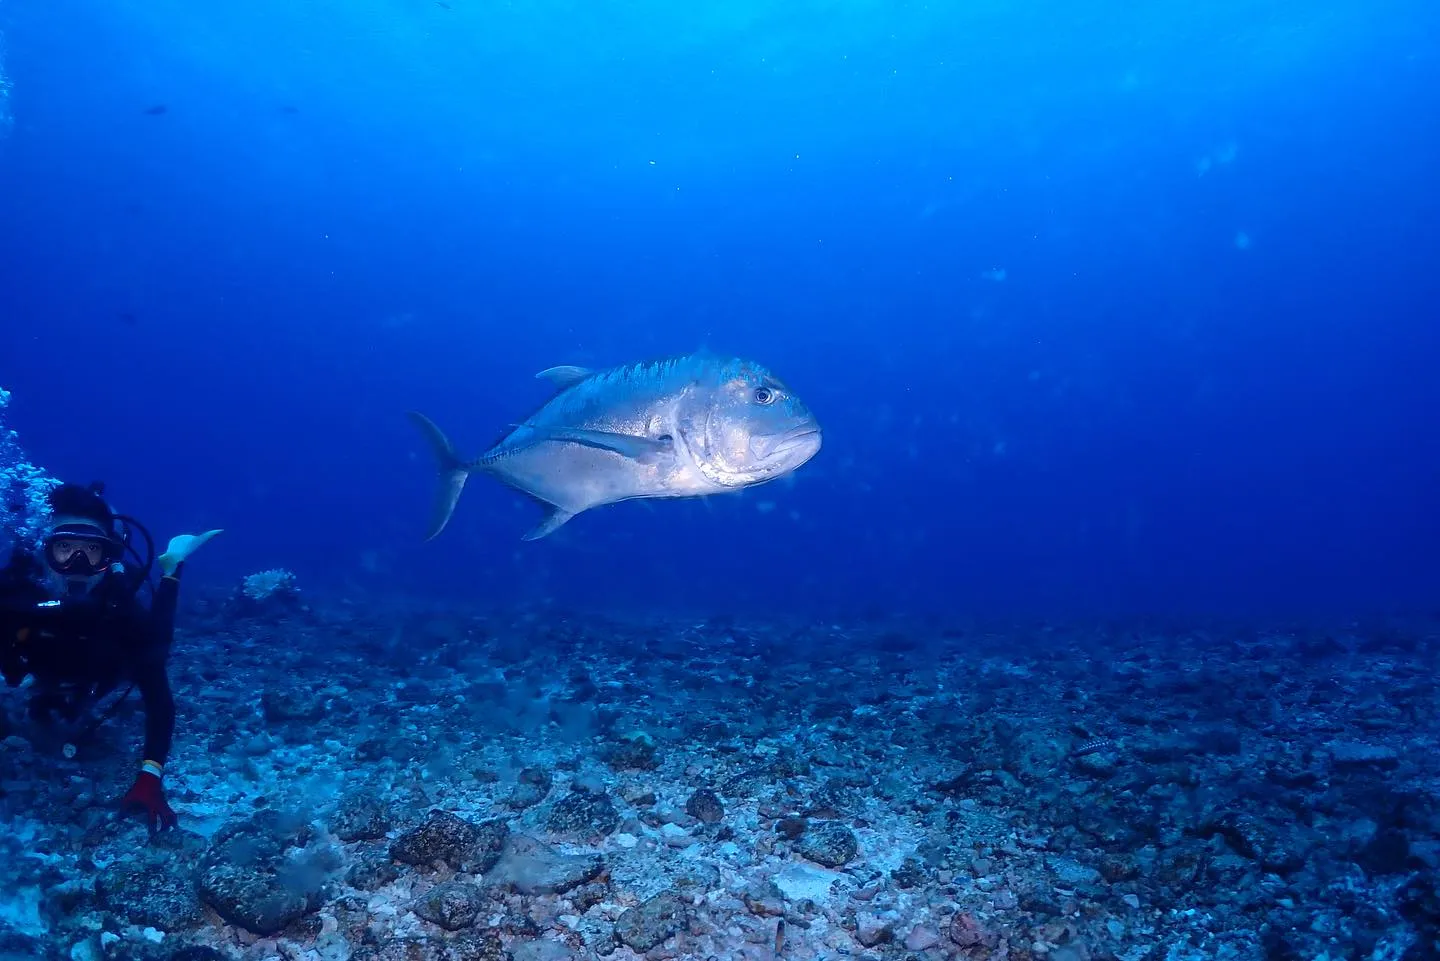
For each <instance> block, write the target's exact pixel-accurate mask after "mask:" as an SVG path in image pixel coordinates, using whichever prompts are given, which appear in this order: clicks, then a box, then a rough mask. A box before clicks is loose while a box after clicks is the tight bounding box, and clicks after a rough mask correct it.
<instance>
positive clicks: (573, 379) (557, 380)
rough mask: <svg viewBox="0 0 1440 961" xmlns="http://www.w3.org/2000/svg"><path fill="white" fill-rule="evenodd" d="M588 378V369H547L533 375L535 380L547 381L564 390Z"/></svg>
mask: <svg viewBox="0 0 1440 961" xmlns="http://www.w3.org/2000/svg"><path fill="white" fill-rule="evenodd" d="M589 376H590V369H589V368H587V367H547V368H545V369H544V370H542V371H540V373H538V374H536V375H535V378H536V380H548V381H549V382H550V383H552V384H554V385H555V386H556V387H559V388H560V389H561V390H564V389H565V388H566V387H572V386H574V385H575V384H578V383H580V382H581V381H582V380H584V379H585V378H586V377H589Z"/></svg>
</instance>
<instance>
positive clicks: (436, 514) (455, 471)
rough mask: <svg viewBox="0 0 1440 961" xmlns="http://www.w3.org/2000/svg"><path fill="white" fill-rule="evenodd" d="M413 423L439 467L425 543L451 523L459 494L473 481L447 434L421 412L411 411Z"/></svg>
mask: <svg viewBox="0 0 1440 961" xmlns="http://www.w3.org/2000/svg"><path fill="white" fill-rule="evenodd" d="M408 413H409V417H410V421H411V423H413V424H414V425H415V426H416V427H418V428H419V429H420V433H421V434H423V435H424V436H425V439H426V440H427V441H429V442H430V447H431V449H432V450H434V452H435V460H436V461H437V462H438V464H439V470H440V486H439V488H438V489H437V491H436V493H435V506H434V507H433V508H432V509H431V513H430V526H429V527H428V528H427V530H426V534H425V539H426V540H427V541H429V540H434V539H435V538H436V537H437V536H439V534H440V532H441V531H443V530H444V529H445V525H446V524H448V523H450V515H452V514H454V513H455V504H456V503H457V502H458V501H459V500H460V494H461V492H462V491H464V490H465V482H466V481H467V480H469V479H470V468H469V467H467V466H466V465H465V462H464V461H462V460H461V459H460V455H459V454H456V453H455V448H454V446H453V445H452V444H451V443H450V438H448V437H446V436H445V432H444V431H442V430H441V429H440V428H439V427H437V426H436V425H435V422H434V421H433V420H431V419H430V418H428V417H426V416H425V415H424V414H422V413H420V412H419V411H414V410H412V411H409V412H408Z"/></svg>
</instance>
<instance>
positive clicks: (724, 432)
mask: <svg viewBox="0 0 1440 961" xmlns="http://www.w3.org/2000/svg"><path fill="white" fill-rule="evenodd" d="M536 376H537V377H541V378H544V379H547V380H549V381H551V382H552V383H553V384H555V386H556V387H557V388H559V392H558V393H557V394H556V395H555V396H554V397H552V398H551V399H550V401H549V402H548V403H546V404H545V405H544V406H543V407H541V408H540V409H539V410H537V411H536V412H535V413H534V414H532V415H531V416H530V417H528V418H527V419H526V420H525V421H523V422H522V423H520V424H517V425H515V427H514V428H513V429H512V430H511V431H510V433H509V434H507V435H506V436H505V437H504V438H502V439H501V440H500V442H499V443H498V444H496V445H495V446H494V447H492V448H491V449H490V450H488V451H486V452H485V453H484V454H482V455H481V456H480V457H478V458H476V459H474V460H472V461H468V462H466V461H464V460H462V459H461V458H460V457H459V456H458V455H457V454H456V453H455V451H454V448H453V447H452V445H451V444H450V442H449V440H448V439H447V438H446V437H445V435H444V433H443V432H441V430H440V429H439V428H438V427H436V426H435V424H434V423H432V422H431V421H430V420H429V419H428V418H426V417H425V416H424V415H423V414H419V413H416V412H414V411H412V412H411V413H410V417H411V419H412V420H413V421H414V422H415V423H416V424H417V425H418V426H419V427H420V429H421V431H422V432H423V433H424V434H425V435H426V436H427V438H428V439H429V440H430V443H431V446H432V447H434V449H435V452H436V456H437V458H438V459H439V461H440V478H441V489H440V494H439V496H438V497H437V498H436V504H435V510H434V514H433V517H432V520H431V524H430V530H429V534H428V537H431V538H433V537H435V536H436V535H438V534H439V533H440V532H441V531H442V530H443V529H444V528H445V525H446V524H447V523H448V522H449V520H450V516H451V514H453V513H454V510H455V504H456V501H458V500H459V497H460V493H461V492H462V491H463V490H464V487H465V482H466V480H467V479H468V478H469V476H470V475H471V474H473V473H482V472H483V473H487V474H491V475H493V476H494V477H496V478H497V479H499V480H501V481H503V482H505V483H506V484H509V485H510V486H511V487H514V488H516V489H517V490H521V491H523V492H525V493H527V494H529V495H531V496H532V497H534V498H536V499H538V500H540V501H543V502H545V503H546V504H548V505H549V506H550V507H551V513H550V515H549V516H548V517H547V518H546V519H545V520H544V521H542V522H541V524H540V525H539V526H538V527H536V528H535V529H534V530H533V531H531V532H530V533H529V534H527V535H526V538H525V539H526V540H535V539H537V538H540V537H544V536H545V535H547V534H549V533H551V532H553V531H554V530H555V529H556V528H558V527H560V526H561V525H562V524H564V523H565V522H566V521H568V520H569V519H570V518H572V517H574V516H575V515H576V514H579V513H581V512H582V511H586V510H589V509H591V508H593V507H600V506H602V505H605V504H614V503H618V502H620V501H625V500H633V499H636V498H658V497H697V496H703V495H706V494H714V493H719V492H721V491H727V490H736V489H739V488H743V487H750V486H753V485H755V484H760V483H764V482H765V481H768V480H773V479H774V478H776V477H782V476H784V475H786V474H789V473H791V472H792V471H794V470H795V469H796V468H798V467H800V466H801V465H802V464H804V463H805V462H806V461H808V460H809V459H810V458H811V457H813V456H814V455H815V453H816V452H817V451H819V449H820V438H821V434H820V425H819V423H818V422H817V421H816V420H815V417H814V415H813V414H811V413H810V411H809V409H808V408H806V407H805V405H804V404H803V403H801V402H800V400H799V399H798V398H796V397H795V396H794V395H793V394H792V393H791V392H790V390H789V389H788V388H787V387H786V386H785V385H784V384H782V383H781V382H780V381H779V380H778V379H777V378H776V377H775V376H774V375H773V374H771V373H770V372H769V371H768V370H766V369H765V368H764V367H761V366H760V365H759V364H756V363H754V362H752V361H747V360H742V359H739V358H721V357H716V356H713V355H710V354H692V355H687V356H684V357H675V358H671V359H668V360H662V361H654V362H648V363H639V364H631V365H628V366H625V367H612V368H608V369H606V370H600V371H590V370H586V369H584V368H579V367H552V368H550V369H548V370H544V371H541V372H540V373H539V374H537V375H536Z"/></svg>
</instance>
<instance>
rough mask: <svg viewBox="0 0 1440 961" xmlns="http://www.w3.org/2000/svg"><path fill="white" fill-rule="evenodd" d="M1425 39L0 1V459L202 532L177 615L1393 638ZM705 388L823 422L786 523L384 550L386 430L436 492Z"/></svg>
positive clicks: (162, 523)
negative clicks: (530, 605)
mask: <svg viewBox="0 0 1440 961" xmlns="http://www.w3.org/2000/svg"><path fill="white" fill-rule="evenodd" d="M1437 25H1440V10H1437V8H1436V6H1435V4H1433V3H1429V2H1420V0H1411V2H1402V0H1395V2H1379V3H1376V2H1373V0H1366V2H1360V0H1340V2H1329V3H1326V2H1322V3H1319V4H1314V3H1304V4H1302V3H1284V4H1282V3H1274V4H1265V5H1262V6H1261V7H1257V6H1256V5H1255V4H1250V3H1241V2H1235V0H1224V2H1220V3H1213V4H1203V5H1196V4H1191V3H1180V2H1165V3H1158V4H1150V5H1147V9H1145V10H1139V9H1136V5H1132V4H1120V3H1096V2H1072V3H1049V4H1031V5H1023V4H1021V5H1017V4H1013V3H998V2H996V3H977V4H971V3H966V4H934V3H932V4H929V5H926V4H919V3H895V2H885V3H865V2H861V3H849V4H836V3H825V2H818V0H809V2H794V3H786V4H758V3H746V2H737V3H724V4H721V3H713V4H674V3H662V2H659V0H654V2H645V3H626V4H619V3H609V2H588V0H587V2H583V3H582V2H578V0H577V2H574V3H558V2H537V3H535V4H514V5H501V4H494V3H489V2H471V0H451V5H450V8H449V9H446V8H444V7H441V6H440V5H438V4H436V3H434V2H433V0H407V2H401V0H392V2H380V0H371V2H369V3H364V2H353V0H347V2H343V3H342V2H339V0H334V2H324V3H319V2H317V3H307V4H292V3H281V2H278V0H263V2H250V3H245V4H241V3H221V4H193V3H180V2H171V0H143V2H141V0H130V2H116V3H111V4H105V5H101V6H97V7H90V8H87V11H86V13H85V15H84V16H81V15H80V14H79V13H77V11H76V9H75V8H73V7H72V6H71V5H69V4H63V3H55V4H50V3H43V4H42V3H36V2H31V3H14V2H12V3H8V4H5V5H4V6H3V7H0V29H3V31H4V33H5V35H6V44H5V46H6V49H7V54H6V61H7V62H6V72H7V73H8V74H9V76H10V79H11V81H12V82H13V84H14V89H13V91H12V96H11V101H12V103H11V106H12V111H13V114H14V125H13V129H12V131H11V132H10V134H9V136H8V137H7V138H6V139H4V140H3V141H0V283H3V289H0V296H3V301H0V310H3V315H0V319H3V329H0V384H4V385H5V386H6V387H9V388H10V389H12V390H13V391H14V393H15V400H14V404H13V407H12V409H11V410H10V412H9V415H8V420H9V422H10V424H11V426H12V427H14V428H15V429H17V430H19V431H20V432H21V435H22V439H23V441H24V443H25V445H26V447H27V449H28V451H29V453H30V454H31V456H32V457H33V459H35V460H36V461H37V462H39V463H41V464H43V465H44V466H46V467H47V468H49V469H50V470H51V471H52V472H54V473H56V474H59V475H62V476H65V477H68V478H74V479H80V480H86V479H89V478H91V477H103V478H104V479H106V480H107V481H108V483H109V485H110V491H111V494H112V495H113V497H114V498H115V500H116V501H117V504H118V506H119V507H121V508H123V509H125V510H127V511H130V512H132V513H136V514H139V515H140V516H141V517H142V518H143V519H145V520H146V521H147V522H149V523H150V524H151V526H152V527H154V528H155V530H156V532H157V534H159V535H161V536H168V535H169V534H171V533H174V532H176V531H177V530H181V529H196V528H203V527H208V526H223V527H225V528H227V533H226V535H225V537H224V539H223V540H220V541H217V542H215V543H214V544H213V545H212V546H211V547H209V548H207V549H206V554H205V556H204V561H203V564H202V565H199V568H198V569H197V570H196V572H195V574H196V576H197V577H199V576H204V577H207V578H216V579H220V580H222V581H223V580H226V579H229V578H233V577H236V576H238V575H240V574H243V573H246V572H249V571H252V570H255V569H258V568H261V567H271V566H286V567H291V568H293V569H295V570H296V571H297V572H299V573H300V575H301V578H302V583H304V584H307V585H310V586H312V587H316V588H334V589H341V590H345V591H349V592H352V593H358V592H360V591H362V590H363V591H374V590H376V589H380V588H384V587H386V586H393V587H394V588H395V589H397V590H404V591H407V592H420V593H428V594H430V595H433V596H435V597H436V598H444V597H450V596H463V597H467V598H480V599H484V598H494V599H496V600H499V601H503V602H508V601H511V600H522V601H530V600H540V599H553V600H554V601H556V602H558V603H561V604H565V605H572V604H581V605H597V604H598V605H613V606H616V607H622V608H636V607H648V608H659V609H676V608H690V609H702V610H753V609H757V608H758V609H782V608H783V609H786V610H799V611H807V610H814V611H817V612H826V611H830V610H833V609H836V608H842V609H847V610H865V611H900V610H915V609H932V608H937V609H944V610H950V611H983V612H1007V611H1024V612H1035V611H1040V612H1056V613H1058V612H1066V611H1106V612H1121V611H1124V612H1129V611H1162V612H1163V611H1195V610H1221V611H1236V612H1241V611H1269V612H1295V613H1311V612H1324V611H1336V610H1341V611H1343V610H1360V609H1372V608H1377V607H1417V606H1423V605H1428V604H1432V603H1434V602H1435V601H1436V600H1437V594H1440V591H1437V584H1440V557H1437V553H1440V549H1437V545H1440V511H1437V496H1436V491H1437V484H1440V441H1437V439H1436V430H1435V425H1436V420H1437V417H1436V411H1437V410H1440V383H1437V377H1436V370H1437V363H1440V323H1437V319H1440V314H1437V305H1440V281H1437V279H1436V267H1437V265H1440V243H1437V241H1440V237H1437V228H1436V222H1437V215H1440V202H1437V193H1440V192H1437V189H1436V184H1435V179H1436V178H1435V171H1436V170H1440V68H1437V54H1440V34H1437V30H1436V28H1437ZM161 104H163V105H164V106H165V107H166V108H167V109H166V111H165V112H164V113H161V114H158V115H152V114H150V113H147V112H146V111H147V108H152V107H155V106H157V105H161ZM1246 239H1248V241H1249V243H1248V245H1246V244H1245V240H1246ZM997 270H1003V271H1004V274H1003V276H1004V279H1003V280H996V279H991V278H993V277H995V276H998V275H997V274H994V273H991V272H992V271H997ZM124 315H130V317H131V318H133V321H132V320H130V319H126V318H125V317H124ZM701 345H707V346H709V347H711V348H714V349H717V350H724V351H730V352H735V353H740V354H744V355H747V356H751V357H754V358H756V359H759V360H762V361H763V362H765V363H767V364H769V365H770V366H771V367H773V368H774V369H775V370H776V371H777V373H779V374H780V376H782V377H783V378H785V379H786V380H787V381H789V382H790V384H791V386H792V387H793V388H795V389H796V390H797V391H798V392H799V393H800V394H801V395H802V396H803V397H804V398H805V399H806V400H807V401H808V402H809V403H810V405H811V406H812V407H813V408H814V409H815V410H816V411H817V412H818V414H819V415H820V417H821V419H822V421H823V423H824V425H825V427H826V442H825V448H824V450H823V451H822V452H821V454H820V456H819V457H818V458H817V459H816V460H815V461H813V462H812V463H811V464H810V465H808V466H806V467H805V468H804V469H803V470H802V471H801V472H800V473H799V474H798V475H797V476H796V478H795V479H794V482H793V483H789V482H786V483H781V484H777V485H775V486H773V487H770V488H761V489H757V490H753V491H750V492H748V493H746V494H745V495H743V496H738V497H726V498H719V499H715V500H712V501H708V502H689V503H659V504H657V505H655V506H653V508H647V507H645V506H641V505H635V504H628V505H621V506H619V507H615V508H610V509H605V510H602V511H597V512H595V513H593V514H587V515H585V516H583V517H581V518H580V519H578V520H577V521H575V522H573V523H572V524H571V525H569V526H568V527H566V528H565V529H564V531H563V532H562V533H561V534H560V535H557V536H556V537H553V538H551V539H548V540H546V541H543V542H539V543H535V544H522V543H520V541H519V537H520V535H521V534H522V533H523V532H524V531H526V530H527V529H528V528H529V527H530V526H531V525H532V524H533V523H534V521H535V520H536V518H537V516H538V515H537V512H536V510H535V508H534V507H533V505H531V504H529V503H528V502H526V501H525V500H524V499H523V498H521V497H519V496H517V495H515V494H513V493H512V492H510V491H507V490H505V489H504V488H502V487H501V486H500V485H498V484H495V483H494V482H492V481H489V480H487V479H485V478H479V477H477V478H475V479H474V480H473V481H472V484H471V488H470V490H468V491H467V493H466V495H465V497H464V498H463V500H462V502H461V505H460V510H459V512H458V514H457V517H456V520H455V523H454V524H453V526H452V527H451V528H450V529H449V530H447V531H446V532H445V533H444V535H443V536H442V537H441V538H440V539H439V540H438V541H436V542H433V543H430V544H422V543H420V541H419V537H420V534H421V531H422V527H423V524H424V521H425V518H426V515H427V511H428V501H429V498H430V495H431V482H432V471H431V465H430V463H429V456H428V453H427V452H426V451H425V450H424V448H423V446H422V445H421V444H420V443H419V441H418V438H417V437H415V436H414V435H413V434H412V432H411V430H410V428H409V426H408V425H407V423H406V422H405V420H404V418H403V411H404V410H405V409H407V408H410V407H417V408H419V409H421V410H423V411H425V412H427V413H428V414H429V415H430V416H432V417H433V418H435V419H436V420H437V421H438V422H439V423H440V424H441V425H442V426H443V427H445V428H446V429H447V430H448V431H449V432H450V433H451V434H452V436H453V437H454V439H455V440H456V442H457V444H459V446H461V447H462V448H463V449H464V450H465V451H466V452H478V451H480V450H481V449H483V447H484V446H485V445H487V444H488V443H489V442H491V441H492V440H494V439H495V438H496V437H497V436H498V435H499V433H500V432H501V430H502V428H503V427H504V425H505V424H507V423H511V422H513V421H515V420H518V419H520V418H521V417H523V416H524V415H525V414H527V413H528V412H529V411H530V409H532V408H533V407H534V406H536V405H537V404H538V403H540V402H542V401H543V400H544V398H545V396H546V392H545V390H544V388H543V387H542V386H541V385H540V384H539V383H537V382H535V381H534V380H533V379H532V374H533V373H534V372H535V371H537V370H539V369H541V368H543V367H547V366H551V365H554V364H563V363H580V364H594V365H607V364H611V363H622V362H626V361H629V360H632V359H639V358H644V357H649V356H654V355H663V354H668V353H674V352H682V351H688V350H690V349H693V348H695V347H697V346H701ZM762 505H763V506H765V507H770V506H771V505H773V509H768V510H764V509H762ZM202 572H203V573H202Z"/></svg>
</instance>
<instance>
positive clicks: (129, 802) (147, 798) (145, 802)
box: [120, 771, 180, 834]
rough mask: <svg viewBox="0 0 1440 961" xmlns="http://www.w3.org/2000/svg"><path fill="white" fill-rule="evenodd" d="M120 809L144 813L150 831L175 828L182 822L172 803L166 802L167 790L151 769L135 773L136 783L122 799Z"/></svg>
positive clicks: (129, 812)
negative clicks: (171, 807) (176, 814)
mask: <svg viewBox="0 0 1440 961" xmlns="http://www.w3.org/2000/svg"><path fill="white" fill-rule="evenodd" d="M120 810H121V811H122V812H123V813H125V814H143V815H145V817H146V818H147V819H148V820H149V822H150V833H151V834H154V833H155V832H156V831H164V830H166V829H168V828H173V827H174V826H175V825H177V824H179V823H180V819H179V818H177V817H176V816H175V812H174V811H172V810H171V809H170V805H169V804H167V803H165V791H164V789H163V788H162V787H161V786H160V779H159V778H158V777H156V776H155V775H153V774H151V773H150V772H149V771H141V772H140V773H139V774H137V775H135V783H134V784H132V785H130V790H128V791H126V792H125V796H124V797H122V798H121V799H120Z"/></svg>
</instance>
